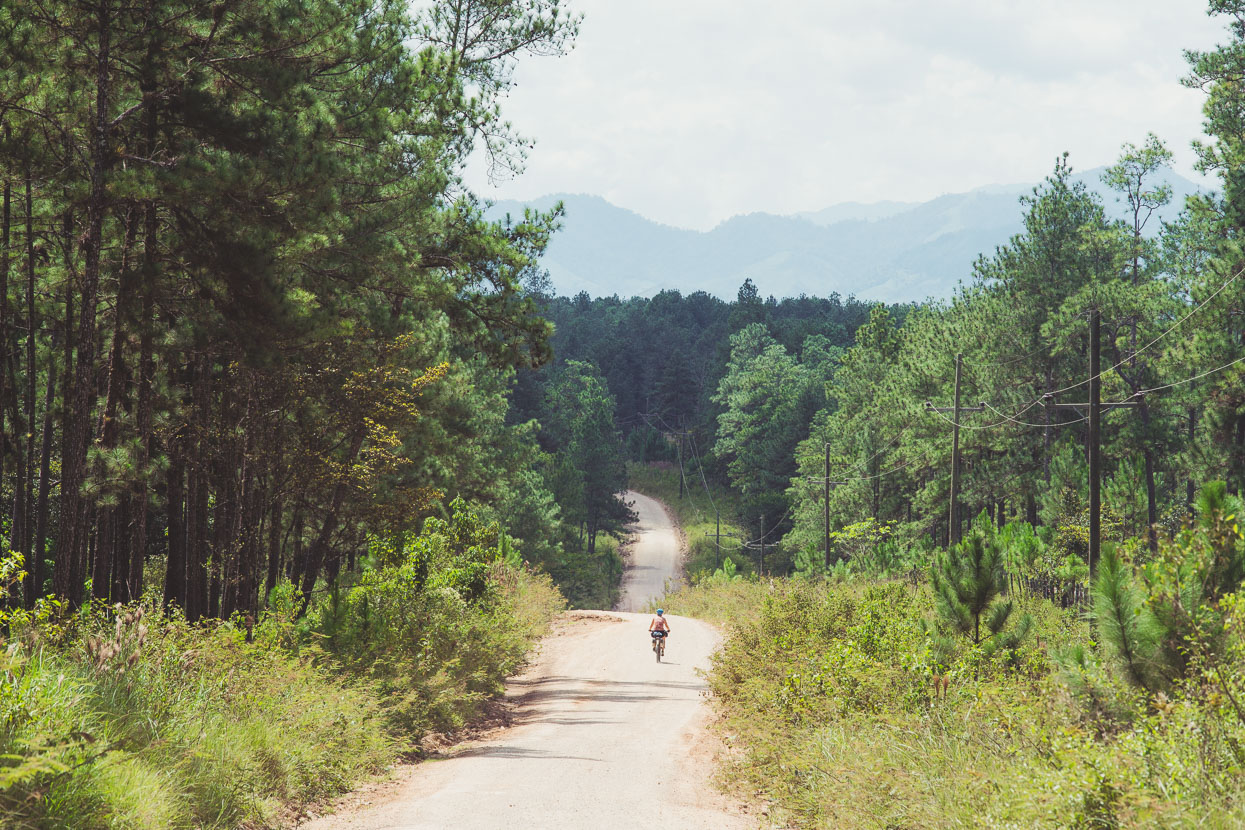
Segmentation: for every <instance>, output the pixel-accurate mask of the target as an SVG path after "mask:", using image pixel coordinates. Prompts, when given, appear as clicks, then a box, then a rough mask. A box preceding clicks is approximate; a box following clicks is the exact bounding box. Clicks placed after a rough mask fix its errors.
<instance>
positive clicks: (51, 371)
mask: <svg viewBox="0 0 1245 830" xmlns="http://www.w3.org/2000/svg"><path fill="white" fill-rule="evenodd" d="M55 395H56V337H55V336H53V338H52V344H51V348H50V349H49V350H48V385H47V390H46V394H45V395H44V398H43V400H44V404H43V438H42V440H41V441H40V445H39V496H38V502H37V504H36V505H35V537H34V552H33V556H32V557H31V561H30V562H29V563H28V567H29V568H30V572H31V574H32V581H33V582H34V587H35V594H34V598H35V599H38V597H40V596H42V594H43V591H44V582H45V581H46V579H47V565H46V564H45V562H44V556H45V554H46V551H47V536H48V496H49V493H50V491H51V484H52V481H51V472H52V411H53V406H52V400H53V397H54V396H55Z"/></svg>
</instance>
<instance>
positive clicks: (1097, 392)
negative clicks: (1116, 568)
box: [1043, 308, 1142, 584]
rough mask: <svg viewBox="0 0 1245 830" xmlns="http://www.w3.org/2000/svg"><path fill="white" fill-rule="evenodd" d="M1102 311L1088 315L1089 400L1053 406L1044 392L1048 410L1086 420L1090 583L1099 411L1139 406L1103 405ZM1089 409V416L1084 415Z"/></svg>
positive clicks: (1136, 400) (1098, 513)
mask: <svg viewBox="0 0 1245 830" xmlns="http://www.w3.org/2000/svg"><path fill="white" fill-rule="evenodd" d="M1101 328H1102V312H1100V311H1099V310H1098V309H1096V308H1095V309H1093V310H1092V311H1090V313H1089V401H1088V402H1086V403H1054V402H1053V398H1054V395H1053V394H1052V393H1049V392H1048V393H1046V395H1044V396H1043V397H1044V398H1045V402H1046V406H1047V409H1048V411H1049V410H1051V409H1071V410H1074V411H1075V412H1077V413H1078V414H1080V415H1081V416H1082V417H1086V418H1087V420H1088V421H1089V430H1088V434H1087V435H1086V439H1085V440H1086V445H1087V446H1086V454H1087V455H1088V456H1089V578H1090V582H1091V584H1092V582H1093V579H1094V574H1095V573H1097V571H1098V557H1099V555H1100V554H1101V552H1102V410H1104V409H1123V408H1126V407H1138V406H1140V405H1141V398H1142V395H1141V393H1137V394H1135V395H1133V396H1132V397H1131V398H1130V399H1128V400H1127V401H1112V402H1109V403H1103V402H1102V378H1101V377H1100V375H1101V374H1102V370H1101V368H1100V367H1101V360H1102V344H1101V342H1100V334H1101ZM1087 410H1088V416H1086V415H1085V413H1086V411H1087Z"/></svg>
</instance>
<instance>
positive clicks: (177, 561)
mask: <svg viewBox="0 0 1245 830" xmlns="http://www.w3.org/2000/svg"><path fill="white" fill-rule="evenodd" d="M185 441H186V438H185V429H184V428H183V429H182V430H179V431H178V432H177V433H176V434H175V435H174V436H173V439H172V441H171V442H170V446H169V470H168V474H167V475H166V477H165V490H164V493H165V498H164V500H165V503H166V505H167V513H168V516H167V519H166V522H167V526H168V552H167V562H168V564H167V567H166V569H165V574H164V608H165V610H169V609H171V608H172V606H174V605H176V606H178V607H179V608H181V609H182V610H183V611H185V610H186V462H185Z"/></svg>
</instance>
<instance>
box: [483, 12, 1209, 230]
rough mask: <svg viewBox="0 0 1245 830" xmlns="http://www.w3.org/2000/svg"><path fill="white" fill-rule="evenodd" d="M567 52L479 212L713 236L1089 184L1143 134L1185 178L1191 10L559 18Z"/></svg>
mask: <svg viewBox="0 0 1245 830" xmlns="http://www.w3.org/2000/svg"><path fill="white" fill-rule="evenodd" d="M569 2H570V3H572V4H573V8H575V9H576V10H578V11H582V12H583V13H584V21H583V25H582V29H581V32H580V37H579V40H578V42H577V44H576V47H575V50H574V51H573V52H572V53H571V54H570V55H568V56H566V57H563V58H530V57H529V58H525V59H524V61H523V63H522V64H521V65H520V67H519V69H518V71H517V73H516V80H517V82H518V85H517V87H516V88H515V89H514V90H513V91H512V93H511V94H510V97H509V98H508V99H507V100H506V102H505V104H504V113H505V115H506V117H507V118H508V119H509V120H510V121H512V122H513V123H514V125H515V127H516V128H517V129H518V130H519V131H520V132H521V133H523V134H524V135H526V136H529V137H531V138H533V139H535V141H536V147H535V149H533V150H531V151H530V157H529V160H528V165H527V171H526V172H525V173H524V174H523V175H522V176H521V177H519V178H517V179H514V180H512V181H508V182H504V183H501V184H500V185H498V186H494V185H492V184H489V183H488V182H487V181H486V177H485V176H484V175H483V168H482V166H478V167H475V168H473V169H472V170H471V171H469V175H468V184H469V185H471V186H472V187H473V189H474V190H476V192H477V193H479V194H480V195H481V196H484V197H486V198H490V199H527V198H534V197H536V196H540V195H543V194H547V193H555V192H569V193H592V194H597V195H600V196H604V197H605V198H607V199H609V200H610V201H611V202H614V203H615V204H618V205H621V206H623V207H626V208H629V209H631V210H634V211H636V212H638V213H640V214H643V215H644V216H647V217H649V218H651V219H655V220H658V221H661V222H665V223H667V224H671V225H676V226H679V227H686V228H698V229H708V228H710V227H712V226H714V225H716V224H717V223H719V222H721V221H722V220H724V219H727V218H729V217H731V216H733V215H736V214H740V213H750V212H754V211H767V212H771V213H779V214H788V213H795V212H798V211H803V210H816V209H819V208H823V207H826V206H828V205H831V204H836V203H839V202H847V201H858V202H874V201H881V200H898V201H923V200H926V199H930V198H933V197H935V196H938V195H940V194H942V193H955V192H962V191H965V190H970V189H972V188H974V187H978V186H981V185H985V184H995V183H999V184H1006V183H1015V182H1028V181H1037V180H1039V179H1041V178H1042V176H1044V175H1045V174H1046V173H1047V172H1049V170H1050V169H1051V167H1052V165H1053V162H1054V158H1055V156H1056V155H1057V154H1059V153H1061V152H1062V151H1064V150H1068V151H1070V152H1071V160H1072V164H1073V166H1074V167H1075V168H1077V169H1085V168H1091V167H1096V166H1099V165H1102V164H1107V163H1110V162H1111V161H1113V160H1114V159H1115V158H1116V156H1117V155H1118V151H1119V148H1120V145H1121V144H1122V143H1123V142H1125V141H1133V142H1140V141H1141V140H1142V139H1143V138H1144V136H1145V134H1146V132H1147V131H1154V132H1155V133H1157V134H1158V135H1159V137H1160V138H1162V139H1163V140H1164V141H1166V142H1167V143H1168V145H1169V146H1170V147H1171V148H1172V150H1173V151H1174V152H1175V153H1176V169H1177V170H1179V171H1180V172H1181V173H1184V174H1186V175H1190V176H1192V163H1193V155H1192V152H1191V151H1190V150H1189V142H1190V141H1191V140H1192V139H1194V138H1196V137H1197V136H1198V135H1199V134H1200V132H1201V112H1200V107H1201V102H1202V94H1201V93H1200V92H1198V91H1196V90H1188V89H1185V88H1183V87H1182V86H1181V85H1180V82H1179V81H1180V78H1181V77H1182V76H1183V75H1184V74H1185V63H1184V60H1183V57H1182V54H1181V50H1182V49H1185V48H1203V49H1204V48H1208V47H1210V46H1212V45H1213V44H1214V43H1216V42H1217V41H1221V40H1224V39H1225V37H1226V35H1225V33H1224V29H1223V23H1222V22H1221V21H1220V20H1219V19H1212V18H1209V17H1208V16H1207V15H1206V11H1205V10H1206V6H1207V3H1206V2H1205V0H1040V2H1033V0H1026V2H1018V1H1017V0H767V2H760V0H661V2H658V0H569Z"/></svg>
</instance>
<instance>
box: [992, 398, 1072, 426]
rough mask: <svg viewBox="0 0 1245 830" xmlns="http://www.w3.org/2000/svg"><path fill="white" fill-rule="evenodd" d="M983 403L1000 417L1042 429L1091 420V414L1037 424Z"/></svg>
mask: <svg viewBox="0 0 1245 830" xmlns="http://www.w3.org/2000/svg"><path fill="white" fill-rule="evenodd" d="M982 403H984V404H985V405H986V408H987V409H989V410H990V411H991V412H993V413H994V414H996V415H999V416H1000V417H1002V418H1004V419H1006V420H1008V421H1010V422H1012V423H1013V424H1016V425H1018V426H1022V427H1038V428H1040V429H1045V428H1046V427H1064V426H1069V425H1071V424H1079V423H1081V421H1086V420H1089V416H1088V415H1085V416H1082V417H1080V418H1077V419H1076V420H1075V421H1060V422H1058V423H1054V424H1035V423H1031V422H1029V421H1018V420H1016V419H1015V418H1013V417H1011V416H1010V415H1008V414H1006V413H1005V412H1000V411H999V410H998V409H995V408H994V407H993V406H991V405H990V404H989V402H987V401H982ZM999 423H1000V424H1001V423H1002V421H1000V422H999Z"/></svg>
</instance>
